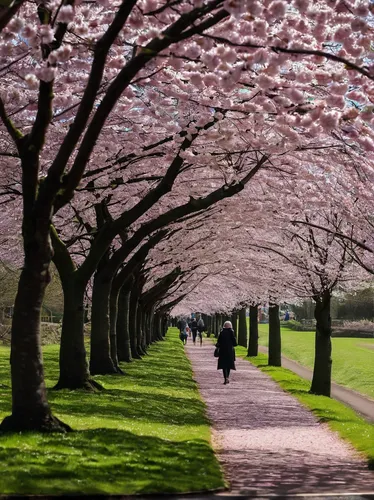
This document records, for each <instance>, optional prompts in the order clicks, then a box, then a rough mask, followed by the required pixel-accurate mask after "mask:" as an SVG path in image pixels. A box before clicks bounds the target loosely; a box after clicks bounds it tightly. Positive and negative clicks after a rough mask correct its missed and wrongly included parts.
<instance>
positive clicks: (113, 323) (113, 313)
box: [109, 286, 123, 374]
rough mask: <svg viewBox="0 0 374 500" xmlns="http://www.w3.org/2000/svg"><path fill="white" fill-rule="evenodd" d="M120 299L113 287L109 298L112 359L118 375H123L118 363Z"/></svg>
mask: <svg viewBox="0 0 374 500" xmlns="http://www.w3.org/2000/svg"><path fill="white" fill-rule="evenodd" d="M118 297H119V291H118V290H116V289H115V290H113V286H112V287H111V293H110V297H109V343H110V357H111V359H112V361H113V364H114V368H115V369H116V372H117V373H121V374H123V371H122V370H121V368H120V367H119V361H118V354H117V353H118V346H117V320H118Z"/></svg>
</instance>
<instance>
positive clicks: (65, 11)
mask: <svg viewBox="0 0 374 500" xmlns="http://www.w3.org/2000/svg"><path fill="white" fill-rule="evenodd" d="M57 20H58V22H59V23H64V24H69V23H71V22H72V21H73V20H74V9H73V7H72V6H71V5H63V6H62V7H61V9H60V11H59V13H58V16H57Z"/></svg>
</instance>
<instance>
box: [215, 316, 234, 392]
mask: <svg viewBox="0 0 374 500" xmlns="http://www.w3.org/2000/svg"><path fill="white" fill-rule="evenodd" d="M236 345H238V344H237V342H236V338H235V333H234V330H233V329H232V324H231V321H226V322H225V323H224V325H223V329H222V330H221V332H220V334H219V335H218V339H217V344H216V347H218V348H219V356H218V365H217V370H222V371H223V377H224V379H225V381H224V384H228V383H229V382H230V380H229V376H230V370H236V368H235V349H234V347H235V346H236Z"/></svg>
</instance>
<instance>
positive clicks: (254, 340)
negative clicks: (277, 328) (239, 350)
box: [248, 305, 258, 356]
mask: <svg viewBox="0 0 374 500" xmlns="http://www.w3.org/2000/svg"><path fill="white" fill-rule="evenodd" d="M248 356H258V306H257V305H256V306H250V308H249V343H248Z"/></svg>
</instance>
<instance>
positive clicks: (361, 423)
mask: <svg viewBox="0 0 374 500" xmlns="http://www.w3.org/2000/svg"><path fill="white" fill-rule="evenodd" d="M236 353H237V355H239V356H241V357H243V358H244V359H247V360H250V362H251V363H252V364H254V365H255V366H257V367H258V368H260V369H261V370H262V371H264V372H265V373H267V374H268V375H269V376H270V377H271V378H273V379H274V380H275V381H276V382H278V384H279V385H280V386H281V387H282V388H283V389H284V390H286V391H287V392H289V393H291V394H292V395H293V396H295V397H296V398H297V399H299V401H301V402H302V403H303V404H304V405H305V406H306V407H308V408H309V409H310V410H312V411H313V413H314V414H315V415H316V416H317V418H318V419H319V420H320V421H321V422H326V423H327V424H328V425H329V427H330V428H331V429H333V430H334V431H336V432H338V434H339V435H340V436H341V437H342V438H344V439H345V440H347V441H348V442H350V443H351V444H352V445H353V446H354V447H355V448H356V449H357V450H358V451H359V452H361V453H362V454H363V456H365V457H366V458H367V460H368V464H369V467H370V468H371V469H374V425H373V424H369V423H367V422H366V421H365V420H364V419H363V418H361V417H359V416H358V415H357V413H355V412H354V411H353V410H351V409H350V408H348V407H347V406H345V405H343V404H342V403H339V402H338V401H336V400H334V399H330V398H327V397H325V396H315V395H313V394H309V393H308V391H309V387H310V382H308V381H306V380H304V379H302V378H300V377H298V376H297V375H296V374H294V373H293V372H291V371H290V370H286V369H285V368H277V367H273V366H267V361H268V358H267V355H265V354H259V356H257V357H255V358H246V355H247V350H246V349H245V348H244V347H237V348H236Z"/></svg>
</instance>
